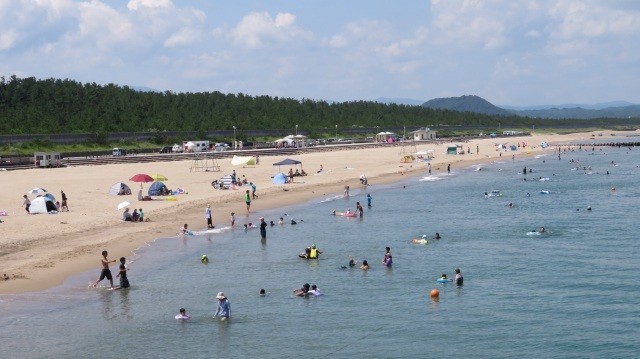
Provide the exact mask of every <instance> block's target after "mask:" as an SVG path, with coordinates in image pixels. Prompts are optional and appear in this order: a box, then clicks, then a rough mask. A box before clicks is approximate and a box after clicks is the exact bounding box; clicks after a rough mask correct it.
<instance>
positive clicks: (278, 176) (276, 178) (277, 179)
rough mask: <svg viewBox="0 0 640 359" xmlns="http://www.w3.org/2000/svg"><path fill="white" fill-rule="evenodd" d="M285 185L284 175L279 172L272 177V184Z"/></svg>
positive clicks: (285, 178)
mask: <svg viewBox="0 0 640 359" xmlns="http://www.w3.org/2000/svg"><path fill="white" fill-rule="evenodd" d="M285 183H287V175H285V174H284V173H282V172H280V173H276V175H275V176H273V184H285Z"/></svg>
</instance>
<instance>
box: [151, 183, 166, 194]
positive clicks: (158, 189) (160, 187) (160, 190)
mask: <svg viewBox="0 0 640 359" xmlns="http://www.w3.org/2000/svg"><path fill="white" fill-rule="evenodd" d="M168 192H169V189H168V188H167V186H165V185H164V183H162V182H160V181H158V182H153V183H152V184H151V186H150V187H149V196H164V195H165V194H167V193H168Z"/></svg>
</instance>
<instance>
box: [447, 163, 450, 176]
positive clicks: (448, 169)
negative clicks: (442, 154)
mask: <svg viewBox="0 0 640 359" xmlns="http://www.w3.org/2000/svg"><path fill="white" fill-rule="evenodd" d="M450 173H451V164H450V163H449V164H448V165H447V174H450Z"/></svg>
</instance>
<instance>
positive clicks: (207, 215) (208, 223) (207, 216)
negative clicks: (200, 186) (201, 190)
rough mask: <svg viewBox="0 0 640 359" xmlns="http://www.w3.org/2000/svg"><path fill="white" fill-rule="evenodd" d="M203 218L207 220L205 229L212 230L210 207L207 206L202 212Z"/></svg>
mask: <svg viewBox="0 0 640 359" xmlns="http://www.w3.org/2000/svg"><path fill="white" fill-rule="evenodd" d="M204 218H205V219H206V220H207V228H209V229H211V228H213V216H212V215H211V205H210V204H207V208H205V210H204Z"/></svg>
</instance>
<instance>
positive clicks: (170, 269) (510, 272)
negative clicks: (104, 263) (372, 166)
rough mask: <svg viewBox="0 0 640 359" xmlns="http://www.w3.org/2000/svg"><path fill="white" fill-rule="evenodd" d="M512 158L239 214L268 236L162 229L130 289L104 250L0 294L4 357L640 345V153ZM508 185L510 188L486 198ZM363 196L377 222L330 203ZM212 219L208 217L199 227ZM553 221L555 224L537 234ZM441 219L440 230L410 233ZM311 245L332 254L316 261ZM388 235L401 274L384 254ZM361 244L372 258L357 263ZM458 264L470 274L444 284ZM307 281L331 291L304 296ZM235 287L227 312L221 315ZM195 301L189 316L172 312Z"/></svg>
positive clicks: (604, 352)
mask: <svg viewBox="0 0 640 359" xmlns="http://www.w3.org/2000/svg"><path fill="white" fill-rule="evenodd" d="M513 153H515V154H516V156H515V159H514V160H512V158H511V155H512V154H513ZM513 153H512V152H508V153H505V154H504V155H503V157H501V160H500V161H496V162H494V163H490V164H486V165H482V166H470V167H465V168H459V167H456V166H455V165H453V166H452V171H451V174H450V175H447V174H442V173H439V174H437V175H436V174H435V172H434V175H432V176H429V175H428V174H427V173H426V171H425V174H424V176H420V177H417V178H409V179H407V180H405V181H403V182H400V183H395V184H391V185H385V186H378V185H375V183H373V185H372V186H370V187H368V188H366V190H363V189H356V188H353V189H352V191H351V197H350V198H348V199H345V198H342V196H341V194H339V193H336V194H333V195H328V196H325V197H322V198H317V199H314V200H313V201H311V202H309V203H305V204H302V205H298V206H291V207H287V208H281V209H277V210H273V211H264V212H260V213H256V214H254V215H252V216H251V218H249V219H246V218H244V217H242V216H240V217H239V221H238V222H239V223H240V226H242V224H243V223H245V221H246V222H248V221H252V222H254V223H256V222H258V220H257V217H259V216H264V217H266V219H267V220H268V221H269V220H273V221H276V222H277V220H278V218H279V217H281V216H282V217H284V219H285V221H286V222H287V224H285V225H282V226H281V225H276V226H274V227H269V228H268V230H267V232H268V233H267V240H266V241H261V239H260V234H259V230H258V229H254V230H249V231H246V232H245V231H244V230H242V229H235V230H229V229H225V228H222V229H221V230H220V231H218V232H219V233H210V234H207V235H197V236H190V237H188V238H186V239H183V238H180V237H172V238H161V239H158V240H156V241H155V242H153V243H151V244H150V245H148V246H145V247H144V248H142V249H140V250H138V251H137V253H136V255H135V256H132V257H130V258H129V261H130V263H129V264H128V267H129V280H130V282H131V284H132V287H131V288H130V289H128V290H116V291H109V290H107V289H106V287H105V286H106V283H105V282H104V281H103V282H102V283H101V287H100V288H98V289H93V288H88V284H89V283H90V282H91V281H92V280H95V279H96V278H97V276H98V274H99V258H100V254H99V252H100V251H99V250H96V268H95V270H92V271H90V272H87V273H82V274H80V275H77V276H74V277H72V278H69V279H68V280H67V281H66V282H65V283H64V284H63V285H61V286H59V287H56V288H52V289H50V290H47V291H43V292H36V293H27V294H21V295H3V296H0V328H2V329H1V330H0V343H1V345H0V357H3V358H86V357H92V358H158V357H163V358H176V357H184V358H213V357H215V358H291V357H297V356H301V355H302V356H305V357H311V358H324V357H333V358H336V357H337V358H347V357H349V358H426V357H434V358H438V357H441V358H444V357H447V358H451V357H459V358H637V357H639V355H640V340H639V338H640V280H639V279H638V278H640V250H639V249H638V248H639V247H640V246H639V245H638V234H637V232H636V228H637V224H638V215H639V212H640V211H639V204H640V168H638V166H639V165H640V149H638V148H633V149H628V148H609V147H603V148H595V149H593V150H592V149H591V148H584V150H581V151H579V150H577V148H576V150H575V151H573V152H564V153H562V154H561V159H558V156H557V153H554V152H553V150H551V151H550V152H548V154H547V155H543V156H536V157H527V158H525V157H524V156H522V152H513ZM572 160H573V161H572ZM524 167H526V168H527V174H526V175H524V174H523V173H522V172H523V170H524ZM443 168H444V167H443ZM529 170H532V172H531V173H529V172H528V171H529ZM607 171H609V174H607ZM354 173H358V174H359V172H358V171H357V169H356V171H355V172H354ZM540 178H542V179H547V178H548V180H542V181H540ZM525 179H526V181H525ZM371 182H375V181H371ZM612 187H615V191H614V190H612ZM492 190H496V191H500V194H501V195H500V196H496V197H489V198H485V196H484V193H485V192H491V191H492ZM541 191H546V192H548V193H541ZM366 193H369V194H371V196H372V197H373V206H372V207H371V208H367V207H366V198H365V195H366ZM527 194H529V195H527ZM356 201H359V202H361V203H363V204H364V206H365V214H364V218H362V219H359V218H344V217H335V216H332V215H331V212H332V211H333V210H334V209H335V210H338V211H344V210H346V209H347V208H351V209H352V210H354V209H355V206H356ZM510 202H511V203H512V204H513V206H512V207H509V206H508V204H509V203H510ZM588 207H591V208H592V210H590V211H589V210H588ZM285 213H286V215H285ZM214 217H215V219H220V220H226V218H227V217H228V214H226V213H224V214H221V213H216V212H215V210H214ZM291 218H294V219H296V220H297V221H298V222H299V223H298V224H297V225H294V226H292V225H290V224H289V221H290V220H291ZM203 221H204V220H202V219H201V216H200V215H194V222H193V223H190V228H195V229H197V228H198V226H200V225H204V223H200V222H203ZM181 224H182V223H176V232H177V231H178V228H179V227H180V225H181ZM542 226H544V227H545V229H546V233H544V234H541V235H529V234H527V233H528V232H530V231H531V230H534V229H538V228H539V227H542ZM436 232H439V233H440V234H441V236H442V237H443V238H442V239H441V240H439V241H435V240H430V241H429V242H430V243H429V244H428V245H416V244H412V243H411V239H412V238H416V237H419V236H421V235H422V234H427V235H428V236H429V237H433V235H434V234H435V233H436ZM311 244H316V245H317V247H318V248H319V249H320V250H321V251H322V252H323V253H322V255H321V257H320V259H319V260H317V261H308V260H304V259H300V258H299V257H298V253H300V252H302V251H303V250H304V248H305V247H307V246H309V245H311ZM386 246H390V247H391V252H392V254H393V259H394V265H393V268H392V269H387V268H385V267H384V266H383V265H382V264H381V260H382V257H383V255H384V252H385V247H386ZM106 249H107V250H108V248H106ZM203 254H206V255H207V256H208V257H209V259H210V262H209V263H208V264H202V263H201V262H200V257H201V256H202V255H203ZM121 255H122V254H121V253H110V257H111V258H112V259H117V258H118V257H120V256H121ZM349 256H353V257H354V258H355V259H356V260H357V261H358V262H361V261H362V260H367V261H368V262H369V263H370V265H371V270H369V271H367V272H364V271H362V270H360V269H358V267H356V268H354V269H351V268H349V269H343V268H341V267H342V266H346V265H347V263H348V260H349ZM455 268H460V269H461V271H462V274H463V276H464V286H462V287H457V286H455V285H453V284H451V283H448V284H440V283H436V279H437V278H438V277H439V276H440V274H441V273H446V274H448V275H449V277H453V276H454V273H453V271H454V269H455ZM112 271H113V273H114V275H115V274H116V273H117V267H116V266H112ZM116 283H117V280H116ZM303 283H310V284H317V285H318V287H319V288H320V290H321V291H322V293H323V295H322V296H319V297H313V298H300V297H295V296H293V295H292V290H293V289H295V288H299V287H301V286H302V284H303ZM261 288H264V289H265V290H266V291H267V295H266V296H265V297H260V296H259V295H258V292H259V290H260V289H261ZM432 289H438V290H439V292H440V297H439V300H438V301H434V300H432V299H431V298H430V297H429V293H430V291H431V290H432ZM220 291H222V292H224V293H225V294H226V295H227V297H228V298H229V300H230V303H231V311H232V318H231V320H229V321H219V320H217V319H213V318H212V314H213V313H214V311H215V308H216V302H217V301H216V299H215V295H216V293H217V292H220ZM181 307H184V308H186V309H187V312H188V313H189V314H190V315H191V316H192V317H193V318H192V319H191V320H190V321H188V322H179V321H176V320H174V319H173V317H174V315H175V314H177V313H178V309H179V308H181Z"/></svg>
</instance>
